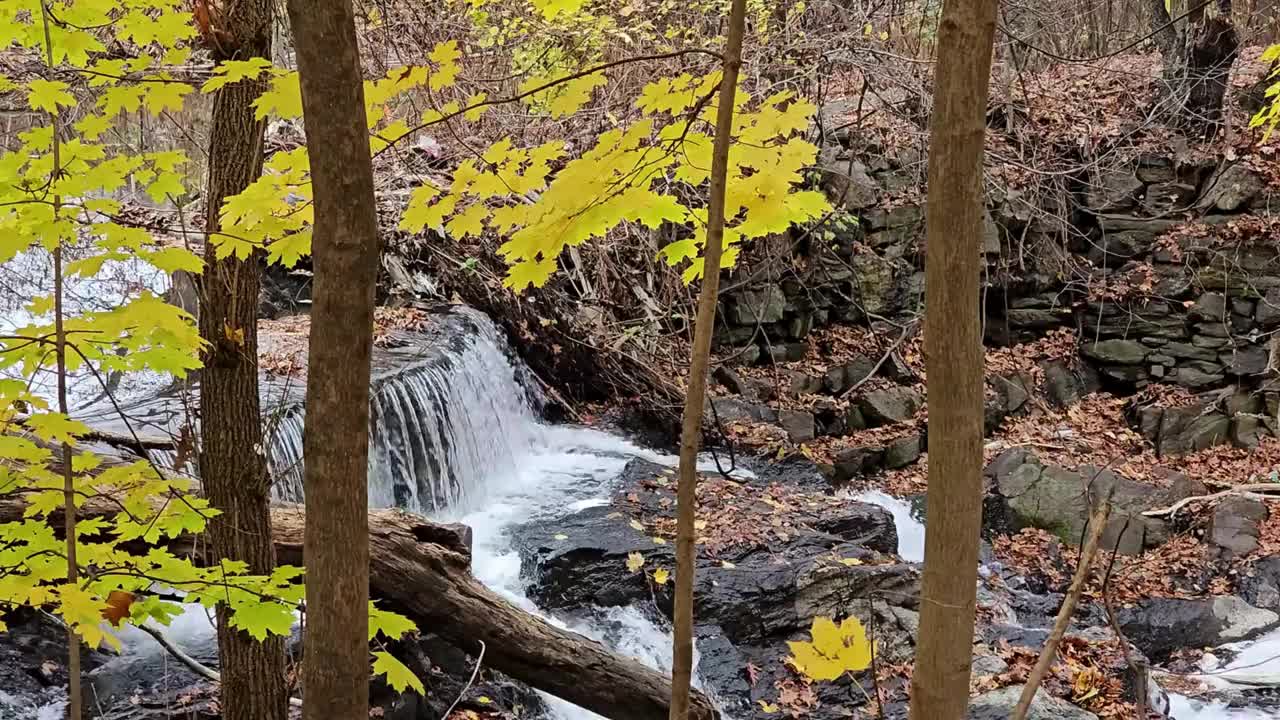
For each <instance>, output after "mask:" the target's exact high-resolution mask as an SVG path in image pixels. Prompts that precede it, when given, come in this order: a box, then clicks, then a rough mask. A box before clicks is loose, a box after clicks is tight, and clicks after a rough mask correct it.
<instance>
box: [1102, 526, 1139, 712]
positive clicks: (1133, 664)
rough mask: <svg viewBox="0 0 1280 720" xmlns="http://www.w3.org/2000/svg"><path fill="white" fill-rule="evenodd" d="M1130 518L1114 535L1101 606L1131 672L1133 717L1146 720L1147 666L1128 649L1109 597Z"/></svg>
mask: <svg viewBox="0 0 1280 720" xmlns="http://www.w3.org/2000/svg"><path fill="white" fill-rule="evenodd" d="M1130 519H1131V518H1125V521H1124V527H1122V528H1120V534H1119V535H1117V536H1116V545H1115V547H1114V548H1112V549H1111V561H1110V562H1109V563H1107V572H1106V574H1105V575H1103V577H1102V606H1103V607H1104V608H1106V611H1107V623H1108V624H1110V625H1111V631H1112V632H1114V633H1115V634H1116V639H1117V640H1119V641H1120V649H1121V652H1123V653H1124V662H1125V664H1126V665H1128V666H1129V671H1130V672H1132V673H1133V685H1134V694H1135V695H1137V699H1136V701H1135V705H1136V706H1137V707H1136V712H1135V713H1134V717H1136V718H1138V720H1146V717H1147V666H1146V663H1145V662H1143V661H1140V660H1139V659H1138V658H1136V657H1134V654H1133V653H1132V652H1130V651H1129V648H1130V645H1129V638H1127V637H1125V634H1124V631H1123V630H1121V629H1120V618H1119V615H1117V614H1116V605H1115V600H1113V599H1112V597H1111V571H1112V570H1113V569H1115V566H1116V557H1117V556H1118V555H1119V554H1120V539H1121V538H1123V537H1124V534H1125V532H1127V531H1128V530H1129V520H1130Z"/></svg>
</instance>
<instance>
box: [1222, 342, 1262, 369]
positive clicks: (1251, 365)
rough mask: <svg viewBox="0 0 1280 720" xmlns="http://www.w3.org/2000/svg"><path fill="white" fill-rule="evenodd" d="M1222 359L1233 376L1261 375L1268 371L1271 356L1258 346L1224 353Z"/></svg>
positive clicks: (1238, 348) (1243, 347)
mask: <svg viewBox="0 0 1280 720" xmlns="http://www.w3.org/2000/svg"><path fill="white" fill-rule="evenodd" d="M1220 358H1221V360H1222V364H1223V365H1225V366H1226V368H1227V372H1228V373H1230V374H1232V375H1260V374H1262V373H1264V372H1266V370H1267V363H1268V361H1269V360H1270V354H1269V353H1268V352H1267V350H1266V349H1265V348H1262V347H1259V346H1257V345H1244V346H1241V347H1237V348H1235V349H1234V350H1232V351H1231V352H1226V353H1222V355H1221V356H1220Z"/></svg>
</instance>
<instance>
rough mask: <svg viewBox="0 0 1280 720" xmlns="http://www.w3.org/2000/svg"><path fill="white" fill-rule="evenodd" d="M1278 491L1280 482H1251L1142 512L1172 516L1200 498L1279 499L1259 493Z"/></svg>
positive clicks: (1157, 515) (1151, 515)
mask: <svg viewBox="0 0 1280 720" xmlns="http://www.w3.org/2000/svg"><path fill="white" fill-rule="evenodd" d="M1268 492H1280V484H1276V483H1252V484H1249V485H1237V486H1235V487H1233V488H1231V489H1230V490H1222V491H1219V492H1216V493H1210V494H1209V495H1192V496H1191V497H1187V498H1182V499H1181V500H1179V501H1178V502H1176V503H1174V504H1172V505H1170V506H1169V507H1166V508H1158V509H1156V510H1148V511H1146V512H1144V513H1142V514H1143V516H1145V517H1163V516H1165V515H1169V516H1171V517H1172V516H1173V515H1176V514H1177V513H1178V511H1179V510H1181V509H1182V508H1184V507H1186V506H1188V505H1190V504H1191V503H1193V502H1200V501H1202V500H1206V501H1207V500H1217V499H1219V498H1224V497H1231V496H1239V497H1244V498H1249V499H1250V500H1280V496H1276V495H1263V494H1260V493H1268Z"/></svg>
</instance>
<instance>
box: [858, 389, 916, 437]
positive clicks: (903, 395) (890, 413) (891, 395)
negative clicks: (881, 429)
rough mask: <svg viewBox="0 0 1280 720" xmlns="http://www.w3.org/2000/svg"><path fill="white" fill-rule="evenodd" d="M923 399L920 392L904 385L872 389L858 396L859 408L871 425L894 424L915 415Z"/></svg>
mask: <svg viewBox="0 0 1280 720" xmlns="http://www.w3.org/2000/svg"><path fill="white" fill-rule="evenodd" d="M922 402H923V399H922V398H921V397H920V393H918V392H916V391H915V390H913V389H911V388H909V387H905V386H902V385H896V386H894V387H890V388H884V389H882V390H872V391H871V392H868V393H865V394H863V395H862V397H860V398H858V409H859V410H861V411H862V416H863V417H864V418H866V420H867V423H868V424H869V425H871V426H873V427H874V426H876V425H893V424H895V423H900V422H905V421H907V420H910V419H911V418H912V417H914V416H915V414H916V411H917V410H919V409H920V405H921V403H922Z"/></svg>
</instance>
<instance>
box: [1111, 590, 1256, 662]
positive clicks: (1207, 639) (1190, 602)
mask: <svg viewBox="0 0 1280 720" xmlns="http://www.w3.org/2000/svg"><path fill="white" fill-rule="evenodd" d="M1118 620H1119V622H1120V628H1121V629H1122V630H1124V634H1125V635H1126V636H1127V637H1128V638H1129V641H1130V642H1132V643H1133V644H1134V645H1136V646H1137V647H1138V649H1140V650H1142V652H1143V653H1145V654H1146V655H1147V656H1148V657H1149V658H1151V659H1152V660H1154V661H1156V662H1159V661H1162V660H1164V659H1166V658H1167V657H1168V656H1169V654H1170V653H1172V652H1174V651H1175V650H1179V649H1182V648H1187V647H1190V648H1204V647H1212V646H1215V645H1219V644H1221V643H1224V642H1239V641H1242V640H1249V639H1252V638H1255V637H1257V636H1258V635H1261V634H1262V633H1264V632H1266V631H1268V630H1270V629H1271V628H1273V627H1275V626H1276V625H1277V624H1280V616H1278V615H1276V613H1274V612H1272V611H1270V610H1262V609H1260V608H1256V607H1253V606H1252V605H1250V604H1248V603H1247V602H1245V601H1244V600H1243V599H1241V598H1239V597H1235V596H1223V597H1215V598H1195V599H1184V598H1149V599H1147V600H1143V601H1141V602H1139V603H1138V604H1137V605H1136V606H1134V607H1128V608H1122V609H1121V610H1120V613H1119V618H1118Z"/></svg>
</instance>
